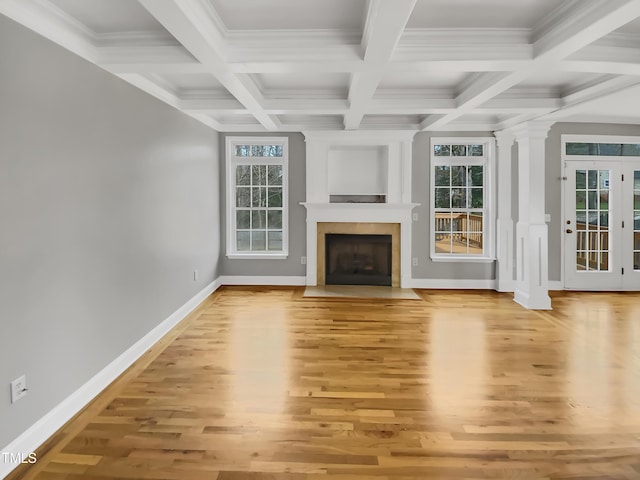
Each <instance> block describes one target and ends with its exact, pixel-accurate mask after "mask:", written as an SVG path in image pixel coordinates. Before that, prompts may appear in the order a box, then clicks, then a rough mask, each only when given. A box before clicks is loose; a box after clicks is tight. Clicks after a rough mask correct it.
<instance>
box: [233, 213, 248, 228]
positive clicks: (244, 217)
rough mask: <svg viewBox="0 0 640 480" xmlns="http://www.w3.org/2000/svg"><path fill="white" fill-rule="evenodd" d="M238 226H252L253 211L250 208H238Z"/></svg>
mask: <svg viewBox="0 0 640 480" xmlns="http://www.w3.org/2000/svg"><path fill="white" fill-rule="evenodd" d="M236 228H238V229H242V228H246V229H249V228H251V211H250V210H238V211H237V212H236Z"/></svg>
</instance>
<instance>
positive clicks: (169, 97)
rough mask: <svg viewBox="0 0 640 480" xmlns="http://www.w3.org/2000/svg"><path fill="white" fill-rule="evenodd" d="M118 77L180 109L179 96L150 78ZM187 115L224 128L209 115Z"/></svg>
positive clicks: (216, 127)
mask: <svg viewBox="0 0 640 480" xmlns="http://www.w3.org/2000/svg"><path fill="white" fill-rule="evenodd" d="M118 76H119V77H120V78H122V79H123V80H125V81H126V82H128V83H130V84H131V85H134V86H136V87H138V88H139V89H140V90H143V91H145V92H147V93H148V94H149V95H152V96H154V97H156V98H157V99H158V100H161V101H162V102H164V103H167V104H169V105H171V106H172V107H175V108H178V109H180V102H181V101H180V99H179V98H178V96H177V95H176V94H175V93H174V92H172V91H171V90H169V89H168V88H166V87H165V86H163V85H160V84H159V83H158V82H154V81H153V80H151V79H150V78H148V77H146V76H143V75H138V74H124V75H118ZM185 113H186V114H187V115H189V116H190V117H193V118H195V119H196V120H198V121H199V122H202V123H204V124H205V125H207V126H208V127H211V128H213V129H215V130H218V131H220V128H221V127H222V126H221V125H220V123H218V122H217V121H216V120H214V119H213V118H211V117H209V116H207V115H202V114H201V112H186V111H185Z"/></svg>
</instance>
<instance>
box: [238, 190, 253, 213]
mask: <svg viewBox="0 0 640 480" xmlns="http://www.w3.org/2000/svg"><path fill="white" fill-rule="evenodd" d="M250 206H251V188H249V187H237V188H236V207H238V208H243V207H244V208H246V207H250Z"/></svg>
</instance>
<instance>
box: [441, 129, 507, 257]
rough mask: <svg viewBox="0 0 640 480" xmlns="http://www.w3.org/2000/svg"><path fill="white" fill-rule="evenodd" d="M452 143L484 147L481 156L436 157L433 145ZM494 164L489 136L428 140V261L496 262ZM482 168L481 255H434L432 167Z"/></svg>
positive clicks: (491, 138)
mask: <svg viewBox="0 0 640 480" xmlns="http://www.w3.org/2000/svg"><path fill="white" fill-rule="evenodd" d="M439 144H453V145H456V144H457V145H464V144H467V145H478V144H482V145H484V148H485V150H484V153H485V154H484V155H483V156H482V157H471V156H467V157H455V160H452V157H436V156H435V155H434V152H433V149H434V146H435V145H439ZM495 162H496V144H495V138H493V137H432V138H431V144H430V149H429V179H430V180H429V201H430V203H429V215H430V217H431V221H430V223H429V243H430V254H429V255H430V258H431V261H432V262H447V263H456V262H462V263H492V262H494V261H495V260H496V245H495V243H496V242H495V239H496V235H495V228H496V208H495V205H496V195H497V192H496V188H495V185H496V181H495V178H494V177H495V174H496V170H495ZM456 164H458V165H473V164H476V165H485V170H484V188H483V190H484V202H483V205H484V224H483V232H482V235H483V242H484V246H485V249H484V254H482V255H473V254H465V255H462V254H458V255H452V254H446V253H436V242H435V240H436V235H435V230H436V219H435V175H434V168H435V166H437V165H456Z"/></svg>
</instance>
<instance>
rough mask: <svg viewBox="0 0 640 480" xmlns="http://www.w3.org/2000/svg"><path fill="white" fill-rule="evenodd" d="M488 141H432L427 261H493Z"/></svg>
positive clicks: (489, 143) (452, 139) (492, 148)
mask: <svg viewBox="0 0 640 480" xmlns="http://www.w3.org/2000/svg"><path fill="white" fill-rule="evenodd" d="M493 145H494V144H493V139H490V138H475V139H461V138H433V139H432V141H431V146H432V148H431V219H432V221H431V258H432V259H433V260H436V261H437V260H446V261H451V260H454V261H455V260H457V259H464V260H465V261H470V260H473V259H477V260H479V261H485V260H486V261H490V260H492V259H493V251H494V248H493V245H492V238H491V231H492V230H491V228H492V225H493V217H492V212H491V209H490V208H489V207H490V204H491V203H492V198H493V194H492V192H491V191H490V187H491V181H490V180H491V171H492V170H491V168H490V167H491V164H492V160H491V159H492V157H493V152H494V147H493Z"/></svg>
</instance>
